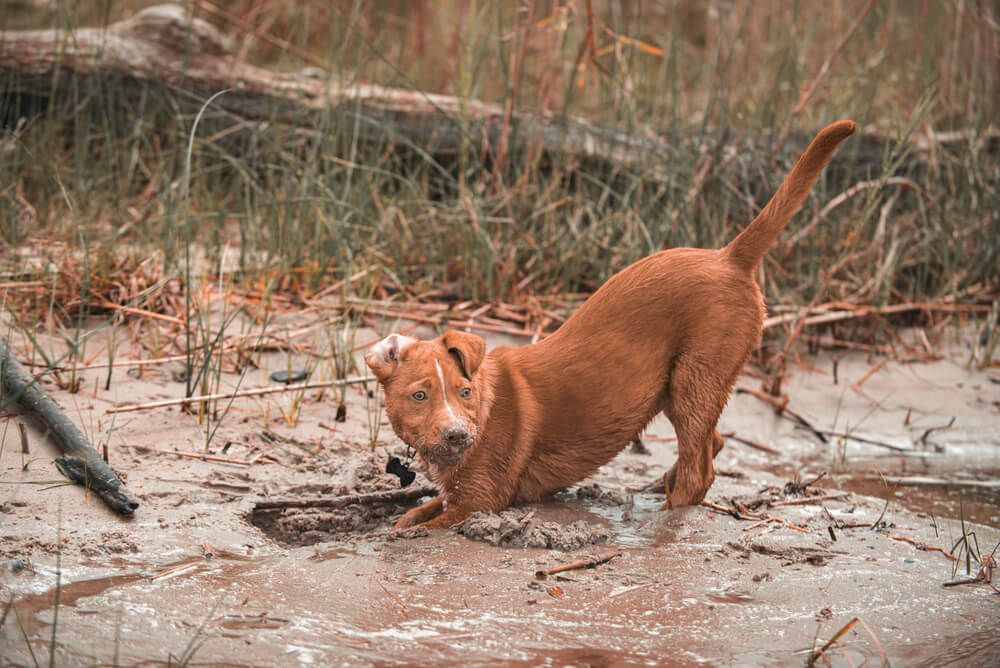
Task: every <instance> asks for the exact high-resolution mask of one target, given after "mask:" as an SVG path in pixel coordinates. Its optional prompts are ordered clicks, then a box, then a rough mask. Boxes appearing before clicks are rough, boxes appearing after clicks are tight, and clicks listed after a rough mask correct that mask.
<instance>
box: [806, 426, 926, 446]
mask: <svg viewBox="0 0 1000 668" xmlns="http://www.w3.org/2000/svg"><path fill="white" fill-rule="evenodd" d="M819 431H820V433H821V434H825V435H827V436H832V437H834V438H845V439H848V440H851V441H857V442H858V443H867V444H868V445H877V446H879V447H880V448H886V449H887V450H892V451H893V452H908V451H909V448H902V447H900V446H898V445H893V444H892V443H886V442H885V441H876V440H874V439H871V438H864V437H862V436H855V435H854V434H848V433H846V432H842V431H830V430H828V429H820V430H819Z"/></svg>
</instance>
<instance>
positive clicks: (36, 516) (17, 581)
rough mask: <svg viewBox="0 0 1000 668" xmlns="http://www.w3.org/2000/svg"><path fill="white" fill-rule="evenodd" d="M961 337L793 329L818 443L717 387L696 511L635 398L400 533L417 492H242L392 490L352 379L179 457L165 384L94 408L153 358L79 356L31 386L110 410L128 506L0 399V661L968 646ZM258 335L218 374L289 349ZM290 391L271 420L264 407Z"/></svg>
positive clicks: (994, 649) (978, 453)
mask: <svg viewBox="0 0 1000 668" xmlns="http://www.w3.org/2000/svg"><path fill="white" fill-rule="evenodd" d="M416 334H417V335H422V336H426V335H429V334H431V333H430V332H429V331H427V332H421V331H419V330H418V331H417V333H416ZM377 336H378V334H377V333H375V332H373V331H359V333H358V341H366V340H371V339H374V338H377ZM900 336H901V338H902V339H903V340H907V337H908V334H907V333H906V332H903V333H901V334H900ZM498 343H514V344H520V343H521V342H520V341H506V340H502V339H499V338H495V339H493V340H491V341H490V344H491V345H496V344H498ZM967 343H968V342H967V341H966V340H964V339H963V338H962V336H961V334H954V335H953V336H952V340H951V341H950V342H949V343H948V347H947V348H944V347H943V346H944V344H943V343H942V344H940V345H941V346H942V348H941V349H939V350H937V353H938V356H937V359H928V360H923V361H920V362H912V361H911V362H906V361H889V362H888V363H887V364H885V365H884V366H882V367H881V368H880V369H879V370H878V371H877V372H876V373H870V370H871V369H872V367H873V365H875V364H877V363H878V362H879V361H878V360H873V359H870V358H868V357H867V356H866V355H864V354H860V353H851V354H847V355H845V354H843V353H842V352H841V353H839V354H838V355H839V356H838V359H837V361H836V372H834V362H833V360H832V359H831V357H830V356H828V355H826V354H822V353H821V354H819V355H817V356H811V355H807V354H806V353H805V352H804V351H803V352H802V353H801V355H800V356H798V357H797V358H796V360H797V361H796V363H793V364H790V367H789V377H788V379H787V381H786V383H785V385H784V390H785V391H786V392H787V393H788V395H789V396H790V397H791V403H790V407H792V408H794V410H795V411H796V412H797V413H798V414H800V415H802V416H804V417H806V418H807V420H808V422H809V423H810V424H811V425H812V426H813V427H815V428H816V429H819V430H823V431H825V432H832V434H830V435H828V436H825V437H824V438H825V442H823V441H821V438H820V437H817V435H816V434H814V433H811V432H810V431H809V430H807V429H804V428H802V427H801V425H798V424H796V423H795V422H794V421H793V420H790V419H788V417H787V415H786V416H778V415H776V414H775V412H774V411H773V410H772V409H771V408H770V407H769V406H767V405H765V404H764V403H762V402H761V401H760V400H759V399H757V398H755V397H754V396H752V395H750V394H746V393H737V394H735V395H734V396H733V398H732V399H731V401H730V403H729V406H728V408H727V409H726V411H725V413H724V414H723V417H722V421H721V423H720V427H719V428H720V431H722V432H724V433H732V436H731V437H730V438H727V441H726V448H725V449H724V450H723V451H722V452H721V453H720V455H719V457H718V459H717V460H716V466H717V468H718V477H717V479H716V482H715V484H714V486H713V488H712V489H711V491H710V492H709V495H708V499H707V500H708V501H709V502H711V503H712V504H715V505H716V506H717V508H711V507H694V508H684V509H679V510H673V511H669V512H661V511H660V510H659V507H660V505H661V504H662V502H663V496H662V494H659V493H657V492H656V491H645V490H646V488H647V485H648V483H650V482H651V481H653V480H655V478H656V477H657V476H659V475H661V474H662V472H663V471H664V470H666V468H667V467H668V466H669V465H670V464H671V463H672V461H673V458H674V457H675V454H676V448H675V444H674V443H673V442H672V441H671V440H670V437H671V435H672V433H673V432H672V429H671V427H670V425H669V423H668V422H666V421H665V420H661V419H658V420H657V421H655V422H654V423H653V424H652V425H650V427H649V429H648V430H647V432H646V437H645V441H644V442H645V445H646V446H647V448H648V449H649V451H650V454H642V453H641V452H638V451H634V450H633V449H631V448H626V449H625V450H624V451H623V452H622V453H621V454H620V455H619V456H618V457H617V458H616V459H615V460H614V461H612V462H611V463H610V464H608V465H607V466H605V467H603V468H602V469H601V470H600V471H599V472H598V474H597V475H596V476H594V478H593V479H591V480H587V481H584V482H582V483H581V484H580V485H578V486H577V487H575V488H572V489H570V490H566V491H565V492H562V493H560V494H559V495H557V496H556V497H555V498H553V499H550V500H546V501H544V502H542V503H539V504H536V505H532V506H527V507H516V508H512V509H510V510H509V511H506V512H504V513H501V514H499V515H486V516H475V517H473V518H470V520H469V521H467V522H466V523H464V524H463V525H462V526H461V527H460V528H459V529H457V530H453V531H443V532H434V533H428V532H426V531H422V530H420V529H419V528H417V529H415V530H411V531H409V532H407V533H405V534H403V535H401V536H400V535H391V534H390V533H389V532H388V529H389V527H390V526H391V522H392V520H393V518H394V517H396V516H398V515H399V514H400V513H402V512H403V511H405V510H406V509H407V508H409V507H412V505H414V504H415V503H416V502H407V503H402V504H381V505H378V504H376V505H351V506H347V507H345V508H332V509H330V508H327V509H324V508H320V507H307V508H285V509H277V510H274V509H269V510H262V509H260V508H259V507H258V504H260V503H262V502H267V501H269V500H270V501H273V500H276V499H298V500H308V499H329V498H332V497H336V496H339V495H343V494H357V493H366V492H374V491H379V490H386V489H398V480H397V479H396V478H395V477H393V476H389V475H386V474H385V473H384V467H385V462H386V460H387V458H388V457H389V456H390V455H396V456H400V457H402V456H403V455H404V452H405V448H404V446H403V445H402V444H401V443H400V442H399V441H398V439H396V438H395V436H394V435H393V434H392V433H391V430H390V429H389V427H388V426H387V425H386V424H385V423H384V416H383V415H382V414H381V413H380V412H379V410H378V403H377V402H378V398H377V397H372V396H369V395H368V391H371V390H374V389H375V388H374V385H371V384H370V385H368V386H367V387H364V386H356V387H350V388H348V390H347V419H346V421H345V422H336V421H335V419H334V416H335V413H336V401H335V399H334V397H335V393H333V392H331V391H329V390H328V391H325V392H320V391H311V392H309V393H305V394H304V395H303V396H301V397H299V398H298V399H299V403H298V405H297V407H296V406H293V404H292V403H291V402H292V401H293V400H294V398H293V397H288V396H284V395H276V396H271V397H264V398H257V399H248V400H242V399H241V400H238V401H236V402H234V403H233V404H232V406H231V407H230V409H229V412H228V413H226V414H225V416H224V418H223V420H222V422H221V426H219V427H218V430H217V431H216V432H215V433H214V434H213V435H212V438H211V440H210V442H209V444H208V453H209V454H210V455H211V457H212V458H211V459H207V458H206V459H198V458H193V457H191V456H179V455H175V454H171V452H174V451H179V452H185V453H204V452H205V441H206V435H205V428H204V427H203V426H199V423H198V419H197V416H195V415H191V414H189V413H187V412H184V411H182V410H180V409H178V408H177V407H170V408H163V409H157V410H150V411H144V412H136V413H121V414H118V415H117V416H116V417H115V418H114V420H115V422H114V425H113V429H112V428H111V426H112V423H111V419H112V418H111V415H109V414H107V412H106V411H107V409H108V408H109V407H112V406H114V405H116V404H123V403H133V402H143V401H148V400H156V399H162V398H171V397H177V396H180V395H181V394H182V393H183V386H182V385H180V384H178V383H177V381H176V380H174V378H173V377H172V373H171V369H170V368H169V367H167V366H165V367H162V368H161V367H150V368H148V369H146V370H144V371H143V372H142V373H141V374H138V373H135V372H134V371H132V372H128V371H127V370H126V369H121V370H116V371H115V372H114V375H113V382H112V384H111V389H110V390H109V391H104V390H103V381H104V378H105V376H106V373H107V372H106V370H92V371H83V372H82V374H81V375H82V379H81V380H82V383H81V386H82V387H83V388H85V389H83V390H82V391H80V392H79V393H78V394H75V395H71V394H68V393H66V392H62V391H59V390H58V389H56V388H55V387H54V386H52V385H47V386H46V389H47V390H49V391H50V392H51V393H52V394H53V396H54V398H55V399H56V400H57V401H58V402H59V403H60V405H61V406H62V407H63V408H64V409H66V410H67V412H68V413H69V414H70V415H72V416H73V417H74V419H75V420H77V421H78V423H79V424H81V425H82V426H83V427H84V430H85V431H86V432H87V433H88V434H90V435H91V436H92V438H94V440H95V441H101V440H102V439H103V438H104V437H103V436H102V434H105V433H110V434H111V435H112V436H111V438H110V442H109V446H110V447H109V453H110V462H111V465H112V466H113V467H115V468H116V469H117V470H119V471H121V472H123V473H126V474H127V476H128V485H129V487H130V488H131V489H132V490H133V491H134V492H135V493H136V494H137V496H138V497H139V499H140V501H141V502H142V506H141V507H140V508H139V510H138V512H137V513H136V516H135V517H134V518H132V519H123V518H121V517H119V516H117V515H114V514H112V513H111V512H110V511H108V510H107V509H106V508H105V507H104V506H103V504H102V503H100V501H99V500H96V499H93V498H87V497H86V495H85V494H84V490H83V489H82V488H80V487H77V486H73V485H63V486H56V485H57V484H58V483H59V482H60V480H59V475H58V474H57V472H56V471H55V468H54V467H53V466H52V463H51V462H52V457H53V456H54V455H55V454H57V451H56V449H55V448H54V446H53V445H52V444H51V443H49V442H48V441H47V440H46V439H45V438H43V435H42V434H41V433H39V432H38V431H35V430H32V429H29V431H28V444H29V447H28V450H29V451H28V452H26V453H25V452H22V447H21V441H20V436H19V434H18V429H17V428H16V426H15V423H16V422H18V421H20V420H21V418H20V417H18V416H8V417H7V418H6V420H5V426H4V428H3V450H2V454H0V472H2V478H0V480H2V482H3V485H2V489H0V495H2V496H0V499H2V505H0V510H2V514H0V523H2V524H0V529H2V530H0V554H2V556H3V575H2V579H0V582H2V587H0V589H2V594H0V595H2V597H3V600H4V601H5V607H4V616H3V626H2V629H0V648H2V651H0V655H2V657H3V658H2V663H3V664H5V665H33V664H34V661H35V660H36V659H37V660H38V661H39V662H43V661H46V660H47V659H48V656H49V652H50V651H51V650H52V649H53V648H54V651H55V663H56V665H90V664H111V663H112V662H114V661H116V660H117V661H118V662H119V663H120V664H121V665H135V664H149V663H165V662H169V661H172V662H177V661H179V660H191V661H193V663H195V664H198V663H200V664H226V665H294V664H319V665H326V664H335V663H351V664H386V663H416V664H437V663H456V662H460V663H474V664H495V663H504V664H507V663H526V664H538V663H548V664H552V665H564V664H574V665H608V664H622V663H626V664H632V663H634V664H649V665H654V664H655V665H662V664H675V665H684V664H699V663H719V664H733V663H736V664H746V663H766V664H786V665H802V664H803V663H805V662H806V660H807V658H808V657H809V656H810V653H811V652H813V651H815V650H816V649H817V648H819V647H821V646H823V645H824V644H825V643H826V642H827V641H828V640H830V639H831V638H833V637H834V636H835V635H836V634H837V633H838V632H839V631H840V630H841V629H843V628H844V627H845V626H850V628H849V630H848V631H847V632H845V633H844V634H843V635H841V636H840V637H839V638H838V640H837V642H836V643H834V644H833V645H831V647H830V648H829V649H828V650H827V651H826V653H825V654H824V656H825V657H826V659H828V660H829V661H831V662H832V663H834V664H838V663H846V662H847V661H848V660H850V661H853V662H855V663H860V662H862V661H869V662H875V663H878V662H880V661H881V660H882V658H883V656H884V657H885V658H888V659H889V660H890V661H893V662H897V663H920V662H922V663H926V664H928V665H940V664H944V663H948V662H950V661H955V662H959V663H962V664H965V665H989V664H993V665H995V662H996V661H997V657H998V655H1000V636H998V634H997V632H996V629H997V628H998V627H1000V624H998V622H1000V597H998V596H997V595H996V594H995V591H994V589H992V588H991V586H990V585H988V584H984V583H982V582H975V583H972V584H956V583H957V582H963V581H965V580H971V579H973V578H974V576H975V575H976V570H977V564H976V562H975V561H974V560H970V561H969V566H970V567H971V571H972V573H971V574H967V573H966V571H967V563H966V558H965V557H966V554H967V553H968V550H969V549H971V550H972V551H973V552H975V553H976V554H978V556H979V557H980V559H987V558H988V555H989V552H990V551H991V550H992V549H993V547H994V546H995V545H996V544H997V542H998V540H1000V530H998V527H1000V510H998V507H1000V504H998V500H1000V494H998V488H997V485H998V483H997V480H998V475H997V474H998V472H1000V448H998V446H1000V435H998V434H1000V430H998V429H997V424H998V416H1000V384H997V383H998V378H997V377H996V373H995V370H994V371H986V372H984V371H976V370H969V369H968V368H967V367H966V362H967V360H968V349H967V347H966V346H967ZM262 359H263V361H264V364H262V368H261V369H260V370H258V371H254V372H252V373H250V374H249V375H248V376H247V377H246V378H245V379H244V380H243V381H242V384H241V387H242V388H251V387H257V386H263V385H268V384H270V383H271V381H269V380H268V374H269V373H270V372H271V371H275V370H280V369H285V368H286V367H287V366H288V365H289V358H288V357H287V355H285V354H283V353H282V354H269V355H264V356H263V358H262ZM293 362H294V365H302V366H305V365H307V364H308V363H309V361H308V359H307V358H305V357H303V358H302V359H298V358H296V359H294V360H293ZM269 365H270V366H269ZM320 373H321V372H320V370H317V371H314V376H313V378H314V379H319V378H318V376H317V374H320ZM991 374H992V375H991ZM97 379H100V382H99V383H95V381H96V380H97ZM862 380H863V382H860V383H859V381H862ZM224 382H228V383H230V384H231V385H232V386H234V387H235V385H236V383H237V379H236V377H235V376H234V377H232V378H229V377H226V378H224ZM738 386H740V387H748V388H757V387H759V381H758V380H756V379H755V378H753V377H751V376H748V375H745V376H743V377H741V378H740V380H739V382H738ZM91 388H93V389H91ZM293 409H294V411H295V420H294V426H293V425H292V424H290V422H291V421H289V420H285V419H283V417H282V416H283V415H288V414H289V413H290V412H292V411H293ZM952 418H954V421H953V422H950V421H951V419H952ZM372 420H375V422H374V423H373V422H372ZM949 422H950V426H948V428H946V429H940V427H944V426H946V425H948V424H949ZM379 423H381V424H380V430H379V432H378V434H377V435H375V436H374V441H375V447H374V448H372V447H371V442H372V440H373V429H372V425H373V424H379ZM837 434H840V436H838V435H837ZM845 435H846V436H845ZM824 471H826V472H827V474H826V475H825V476H823V477H821V478H820V479H819V480H817V481H815V482H813V483H812V484H810V485H808V486H803V485H802V483H803V482H810V481H812V480H813V479H815V478H817V477H818V476H819V475H820V474H821V473H822V472H824ZM795 482H798V483H799V484H789V483H795ZM413 484H414V485H423V484H427V481H426V479H424V478H423V477H422V476H418V478H417V480H416V481H415V482H414V483H413ZM737 516H738V517H742V518H744V519H738V518H737ZM963 541H965V542H964V543H963ZM956 544H958V547H957V548H955V547H954V546H955V545H956ZM965 545H968V546H969V548H968V549H966V547H965ZM935 548H940V550H937V549H935ZM963 550H964V551H963ZM953 551H954V553H955V554H956V555H959V556H960V559H959V560H958V561H955V560H953V558H952V557H951V556H950V555H949V553H951V552H953ZM618 553H620V554H618ZM614 554H617V556H614V557H613V558H610V559H608V560H606V561H604V562H603V563H600V564H599V565H596V566H594V567H593V568H583V569H574V570H566V571H563V572H561V573H557V574H552V575H549V576H547V577H544V578H539V577H538V576H537V575H536V572H538V571H545V570H546V569H552V568H556V567H559V566H560V565H564V564H569V563H572V562H577V561H584V562H586V560H587V559H593V560H601V559H606V558H607V557H610V556H611V555H614ZM945 583H948V584H949V585H954V586H944V585H945ZM994 584H995V583H994ZM57 598H58V601H57ZM6 602H12V603H10V604H6ZM855 618H858V619H860V620H861V621H860V622H853V623H852V621H853V620H854V619H855ZM33 657H34V658H33Z"/></svg>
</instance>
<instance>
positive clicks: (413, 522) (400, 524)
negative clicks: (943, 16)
mask: <svg viewBox="0 0 1000 668" xmlns="http://www.w3.org/2000/svg"><path fill="white" fill-rule="evenodd" d="M423 521H424V513H423V512H421V509H420V508H414V509H413V510H409V511H407V512H406V514H405V515H403V516H402V517H400V518H399V519H398V520H396V524H394V525H393V527H392V530H393V531H402V530H403V529H409V528H410V527H415V526H417V525H418V524H420V523H421V522H423Z"/></svg>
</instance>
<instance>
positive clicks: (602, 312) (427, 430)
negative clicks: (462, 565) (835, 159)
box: [365, 121, 855, 528]
mask: <svg viewBox="0 0 1000 668" xmlns="http://www.w3.org/2000/svg"><path fill="white" fill-rule="evenodd" d="M854 130H855V124H854V122H853V121H839V122H837V123H834V124H832V125H830V126H828V127H827V128H825V129H824V130H823V131H822V132H820V133H819V135H817V136H816V138H815V139H814V140H813V141H812V143H811V144H810V145H809V148H807V149H806V152H805V153H804V154H803V155H802V157H801V158H799V161H798V162H797V163H796V164H795V166H794V167H793V168H792V171H791V173H790V174H789V175H788V177H787V178H786V179H785V181H784V183H782V184H781V187H780V188H778V191H777V192H776V193H775V194H774V197H773V198H772V199H771V201H770V202H768V204H767V206H765V207H764V209H763V210H762V211H761V212H760V214H759V215H758V216H757V217H756V218H755V219H754V220H753V222H752V223H750V225H749V226H748V227H747V228H746V229H745V230H743V232H741V233H740V234H739V235H738V236H737V237H736V239H734V240H733V241H732V242H731V243H730V244H729V245H728V246H726V247H725V248H723V249H721V250H702V249H695V248H675V249H671V250H666V251H662V252H660V253H656V254H655V255H650V256H649V257H647V258H644V259H642V260H639V261H638V262H636V263H635V264H633V265H631V266H629V267H627V268H626V269H624V270H622V271H621V272H619V273H618V274H616V275H615V276H612V277H611V278H610V279H609V280H608V282H607V283H605V284H604V285H603V286H601V288H600V289H599V290H598V291H597V292H595V293H594V294H593V296H591V297H590V299H588V300H587V301H586V302H585V303H584V304H583V306H581V307H580V309H579V310H578V311H577V312H576V313H574V314H573V316H572V317H571V318H570V319H569V320H567V321H566V323H565V324H564V325H563V326H562V327H560V328H559V330H558V331H556V332H555V333H554V334H553V335H552V336H550V337H548V338H547V339H545V340H544V341H541V342H540V343H536V344H534V345H529V346H524V347H521V348H508V347H500V348H496V349H494V350H493V351H491V352H490V354H489V355H486V344H485V342H484V341H483V339H481V338H480V337H478V336H475V335H473V334H466V333H464V332H457V331H448V332H445V333H444V335H442V336H441V337H439V338H437V339H434V340H432V341H417V340H415V339H411V338H409V337H405V336H400V335H398V334H392V335H390V336H389V337H387V338H386V339H384V340H383V341H380V342H379V343H378V344H377V345H376V346H375V347H373V348H372V350H371V351H370V352H369V353H368V354H367V355H366V356H365V362H366V363H367V364H368V366H369V367H370V368H371V370H372V372H373V373H374V374H375V377H376V378H377V379H378V380H379V382H380V383H381V384H382V386H383V387H384V388H385V404H386V412H387V414H388V416H389V420H390V422H391V423H392V426H393V429H395V431H396V434H398V435H399V437H400V438H401V439H403V441H404V442H406V443H407V444H409V445H410V446H412V447H413V448H414V449H416V451H417V454H418V456H419V458H420V459H421V460H422V462H423V464H424V465H425V466H426V469H427V471H428V473H429V475H430V477H431V478H432V479H433V480H434V481H435V482H436V483H437V484H438V487H439V489H440V490H441V492H440V494H439V495H438V496H437V497H436V498H434V499H433V500H431V501H429V502H427V503H425V504H424V505H422V506H420V507H418V508H414V509H413V510H411V511H409V512H408V513H406V515H404V516H403V517H402V519H400V520H399V522H398V523H397V524H396V527H397V528H403V527H408V526H412V525H414V524H418V523H421V522H422V523H423V524H424V526H427V527H431V528H435V527H448V526H450V525H452V524H455V523H456V522H460V521H462V520H463V519H465V517H466V516H468V515H469V514H470V513H472V512H475V511H479V510H485V511H498V510H502V509H504V508H506V507H507V506H509V505H510V504H512V503H522V502H530V501H536V500H538V499H539V498H540V497H542V496H544V495H546V494H550V493H552V492H555V491H557V490H559V489H562V488H564V487H567V486H568V485H572V484H573V483H575V482H577V481H579V480H581V479H583V478H585V477H587V476H588V475H590V474H592V473H593V472H594V471H596V470H597V469H598V468H599V467H601V466H602V465H604V464H605V463H607V462H609V461H610V460H611V459H612V458H613V457H614V456H615V455H616V454H618V452H619V451H620V450H621V449H622V448H623V447H625V446H626V445H627V444H628V443H629V442H630V441H631V440H632V439H634V438H635V437H636V436H637V435H638V434H639V433H640V432H641V431H642V430H643V429H644V428H645V427H646V425H647V424H648V423H649V421H650V420H652V419H653V418H654V417H655V416H656V415H657V414H658V413H660V412H663V413H664V414H665V415H666V416H667V417H668V418H669V419H670V422H671V423H672V424H673V426H674V429H675V431H676V432H677V446H678V453H677V462H676V463H675V464H674V466H673V468H671V470H670V471H669V472H667V473H666V474H665V475H664V477H663V479H664V485H665V491H666V494H667V505H668V507H677V506H686V505H692V504H697V503H700V502H701V500H702V499H703V498H704V497H705V493H706V492H707V491H708V488H709V487H710V486H711V485H712V481H713V480H714V479H715V469H714V466H713V463H712V460H713V458H714V457H715V455H716V454H717V453H718V452H719V450H720V449H721V448H722V437H721V436H720V435H719V433H718V432H717V431H716V430H715V426H716V423H717V422H718V420H719V416H720V415H721V413H722V409H723V407H724V406H725V405H726V401H727V400H728V398H729V394H730V391H731V390H732V387H733V383H735V382H736V377H737V375H738V374H739V372H740V370H741V369H742V367H743V364H744V363H745V362H746V361H747V359H748V358H749V357H750V354H751V352H752V351H753V349H754V348H755V347H756V346H757V345H758V343H759V341H760V336H761V331H762V326H763V319H764V313H765V310H764V302H763V296H762V294H761V291H760V288H759V287H758V286H757V283H756V280H755V278H754V274H755V273H756V270H757V266H758V265H759V264H760V262H761V260H762V259H763V257H764V253H765V252H767V249H768V247H769V246H770V245H771V244H772V243H773V242H774V240H775V239H776V238H777V236H778V233H780V232H781V230H782V229H784V227H785V225H786V224H787V223H788V221H789V219H790V218H791V217H792V215H793V214H794V213H795V212H796V211H798V209H799V207H801V206H802V203H803V202H804V201H805V199H806V196H807V195H808V194H809V191H810V189H812V186H813V184H814V183H815V182H816V179H817V178H818V177H819V174H820V172H821V171H822V170H823V168H824V167H825V166H826V163H827V162H828V161H829V159H830V156H831V155H832V154H833V152H834V150H835V149H836V148H837V146H838V145H839V144H840V142H841V141H843V140H844V139H846V138H847V137H848V136H849V135H850V134H851V133H853V132H854Z"/></svg>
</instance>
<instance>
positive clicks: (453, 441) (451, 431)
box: [442, 424, 469, 447]
mask: <svg viewBox="0 0 1000 668" xmlns="http://www.w3.org/2000/svg"><path fill="white" fill-rule="evenodd" d="M442 436H443V437H444V442H445V443H447V444H448V445H450V446H452V447H455V446H459V445H465V443H466V441H468V440H469V430H468V429H466V428H465V427H464V426H463V425H460V424H453V425H449V426H447V427H445V429H444V433H443V434H442Z"/></svg>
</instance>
